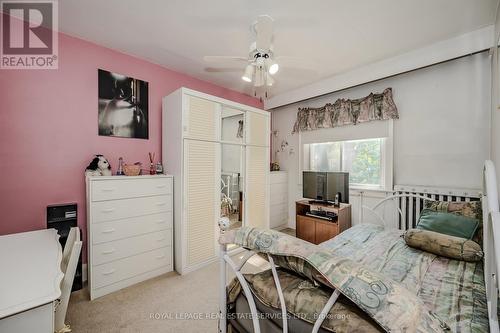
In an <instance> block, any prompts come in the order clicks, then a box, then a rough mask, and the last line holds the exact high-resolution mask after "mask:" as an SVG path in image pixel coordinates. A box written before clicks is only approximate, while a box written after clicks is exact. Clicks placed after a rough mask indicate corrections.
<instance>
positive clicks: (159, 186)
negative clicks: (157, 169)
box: [156, 185, 167, 188]
mask: <svg viewBox="0 0 500 333" xmlns="http://www.w3.org/2000/svg"><path fill="white" fill-rule="evenodd" d="M165 186H167V185H156V188H164V187H165Z"/></svg>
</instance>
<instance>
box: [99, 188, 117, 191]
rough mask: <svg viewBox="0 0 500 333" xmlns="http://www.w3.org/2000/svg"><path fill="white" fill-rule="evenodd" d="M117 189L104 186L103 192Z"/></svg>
mask: <svg viewBox="0 0 500 333" xmlns="http://www.w3.org/2000/svg"><path fill="white" fill-rule="evenodd" d="M114 190H115V189H114V188H103V189H102V191H103V192H113V191H114Z"/></svg>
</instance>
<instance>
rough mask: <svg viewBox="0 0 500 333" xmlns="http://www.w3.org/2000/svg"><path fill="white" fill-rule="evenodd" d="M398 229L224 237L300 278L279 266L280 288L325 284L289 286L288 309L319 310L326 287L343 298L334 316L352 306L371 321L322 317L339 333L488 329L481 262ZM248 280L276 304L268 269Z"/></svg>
mask: <svg viewBox="0 0 500 333" xmlns="http://www.w3.org/2000/svg"><path fill="white" fill-rule="evenodd" d="M401 234H402V232H401V231H397V230H393V231H387V230H384V229H383V228H382V227H380V226H375V225H358V226H354V227H353V228H351V229H349V230H347V231H345V232H343V233H342V234H340V235H339V236H337V237H335V238H334V239H332V240H329V241H327V242H324V243H322V244H320V245H319V246H316V245H313V244H309V243H307V242H304V241H302V240H298V239H296V238H293V237H290V236H287V235H284V234H281V233H279V232H274V231H270V230H262V229H256V228H241V229H239V230H237V231H235V232H234V233H233V234H229V235H225V236H224V238H226V239H225V240H224V239H223V240H222V242H226V243H229V242H234V243H236V244H239V245H241V246H243V247H245V248H249V249H253V250H255V251H257V252H261V253H270V254H271V255H273V257H274V259H275V262H276V264H277V265H278V266H281V267H282V268H284V269H286V270H288V271H293V272H294V273H297V276H300V278H297V276H295V277H294V276H290V275H287V274H286V271H285V270H283V273H284V274H281V273H280V280H281V279H283V282H282V285H283V284H285V285H289V286H290V287H292V286H293V285H297V286H299V285H303V283H302V282H301V280H302V281H304V280H307V281H312V282H314V284H317V282H319V284H320V285H322V286H323V287H322V288H317V290H316V291H315V290H314V288H312V289H311V288H309V289H308V288H295V289H294V288H286V289H287V290H286V291H285V299H286V303H287V309H289V310H291V309H297V308H300V310H301V312H304V311H305V312H308V311H309V312H311V311H312V312H315V313H317V312H318V309H321V308H322V306H323V305H324V303H325V302H326V300H327V298H328V296H329V293H328V292H325V287H330V288H332V289H334V288H337V289H339V291H341V292H342V294H343V297H344V301H342V300H341V299H339V302H338V303H337V304H335V306H334V308H333V309H332V311H331V313H335V311H337V313H338V312H339V311H340V312H342V313H344V314H345V313H346V312H349V311H351V310H352V305H354V307H357V308H359V309H361V310H362V312H364V314H366V315H367V316H366V317H369V318H370V322H369V321H366V319H363V318H362V316H359V313H356V314H354V312H353V319H356V320H354V321H351V323H349V324H348V325H345V322H344V324H340V321H337V322H335V321H330V322H328V320H327V321H325V324H331V325H332V324H333V325H334V326H333V327H329V328H331V329H332V330H334V331H336V332H343V331H346V332H349V331H352V329H353V327H358V328H361V327H364V326H365V328H366V326H367V325H368V326H372V325H374V326H378V327H373V329H374V330H375V329H376V330H379V329H383V330H385V331H391V332H398V331H401V332H402V331H414V332H440V331H446V330H451V331H453V332H488V319H487V318H488V315H487V305H486V298H485V290H484V280H483V271H482V263H481V262H479V263H470V262H464V261H458V260H452V259H447V258H443V257H437V256H435V255H433V254H430V253H427V252H423V251H420V250H417V249H413V248H410V247H408V246H407V245H406V244H405V242H404V240H403V239H402V238H401ZM246 278H247V280H248V281H249V282H250V284H251V287H252V289H254V291H255V290H256V289H259V290H257V291H260V293H258V294H259V295H257V297H259V299H260V300H261V301H263V302H264V303H266V304H267V305H271V306H274V307H276V308H279V301H278V300H277V294H276V292H275V290H276V289H275V287H274V282H273V280H272V275H271V274H270V273H269V272H264V273H260V274H257V275H255V276H247V277H246ZM297 279H299V280H297ZM234 287H235V286H234V283H233V285H232V287H231V288H232V290H233V291H234V290H238V289H239V288H234ZM284 289H285V288H284ZM299 289H300V290H299ZM305 289H308V290H305ZM326 290H328V288H326ZM301 295H307V302H302V301H301V297H302V296H301ZM232 296H233V297H234V292H233V293H232ZM299 296H300V297H299ZM230 297H231V293H230ZM287 298H288V299H287ZM289 303H290V304H289ZM301 304H302V305H301ZM292 312H293V311H292ZM358 312H359V311H358ZM309 315H310V316H312V315H313V313H310V314H309ZM305 318H306V319H307V314H306V316H305ZM375 322H376V323H375ZM443 322H444V323H445V324H444V323H443ZM337 324H338V325H340V326H338V325H337ZM329 326H330V325H329ZM362 330H363V331H365V330H364V329H362Z"/></svg>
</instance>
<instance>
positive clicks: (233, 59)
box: [203, 56, 248, 62]
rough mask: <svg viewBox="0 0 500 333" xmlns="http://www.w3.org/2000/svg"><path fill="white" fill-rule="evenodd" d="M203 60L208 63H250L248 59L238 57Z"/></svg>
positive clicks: (204, 58) (210, 57)
mask: <svg viewBox="0 0 500 333" xmlns="http://www.w3.org/2000/svg"><path fill="white" fill-rule="evenodd" d="M203 60H205V61H206V62H228V61H237V62H248V58H245V57H236V56H204V57H203Z"/></svg>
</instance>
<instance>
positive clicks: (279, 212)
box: [270, 203, 288, 218]
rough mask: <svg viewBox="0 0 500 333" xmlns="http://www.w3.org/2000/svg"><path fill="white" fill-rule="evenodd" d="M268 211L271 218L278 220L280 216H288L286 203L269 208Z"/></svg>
mask: <svg viewBox="0 0 500 333" xmlns="http://www.w3.org/2000/svg"><path fill="white" fill-rule="evenodd" d="M270 210H271V213H270V216H271V218H280V217H281V216H286V215H288V206H287V204H286V203H283V204H279V205H274V206H271V208H270Z"/></svg>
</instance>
